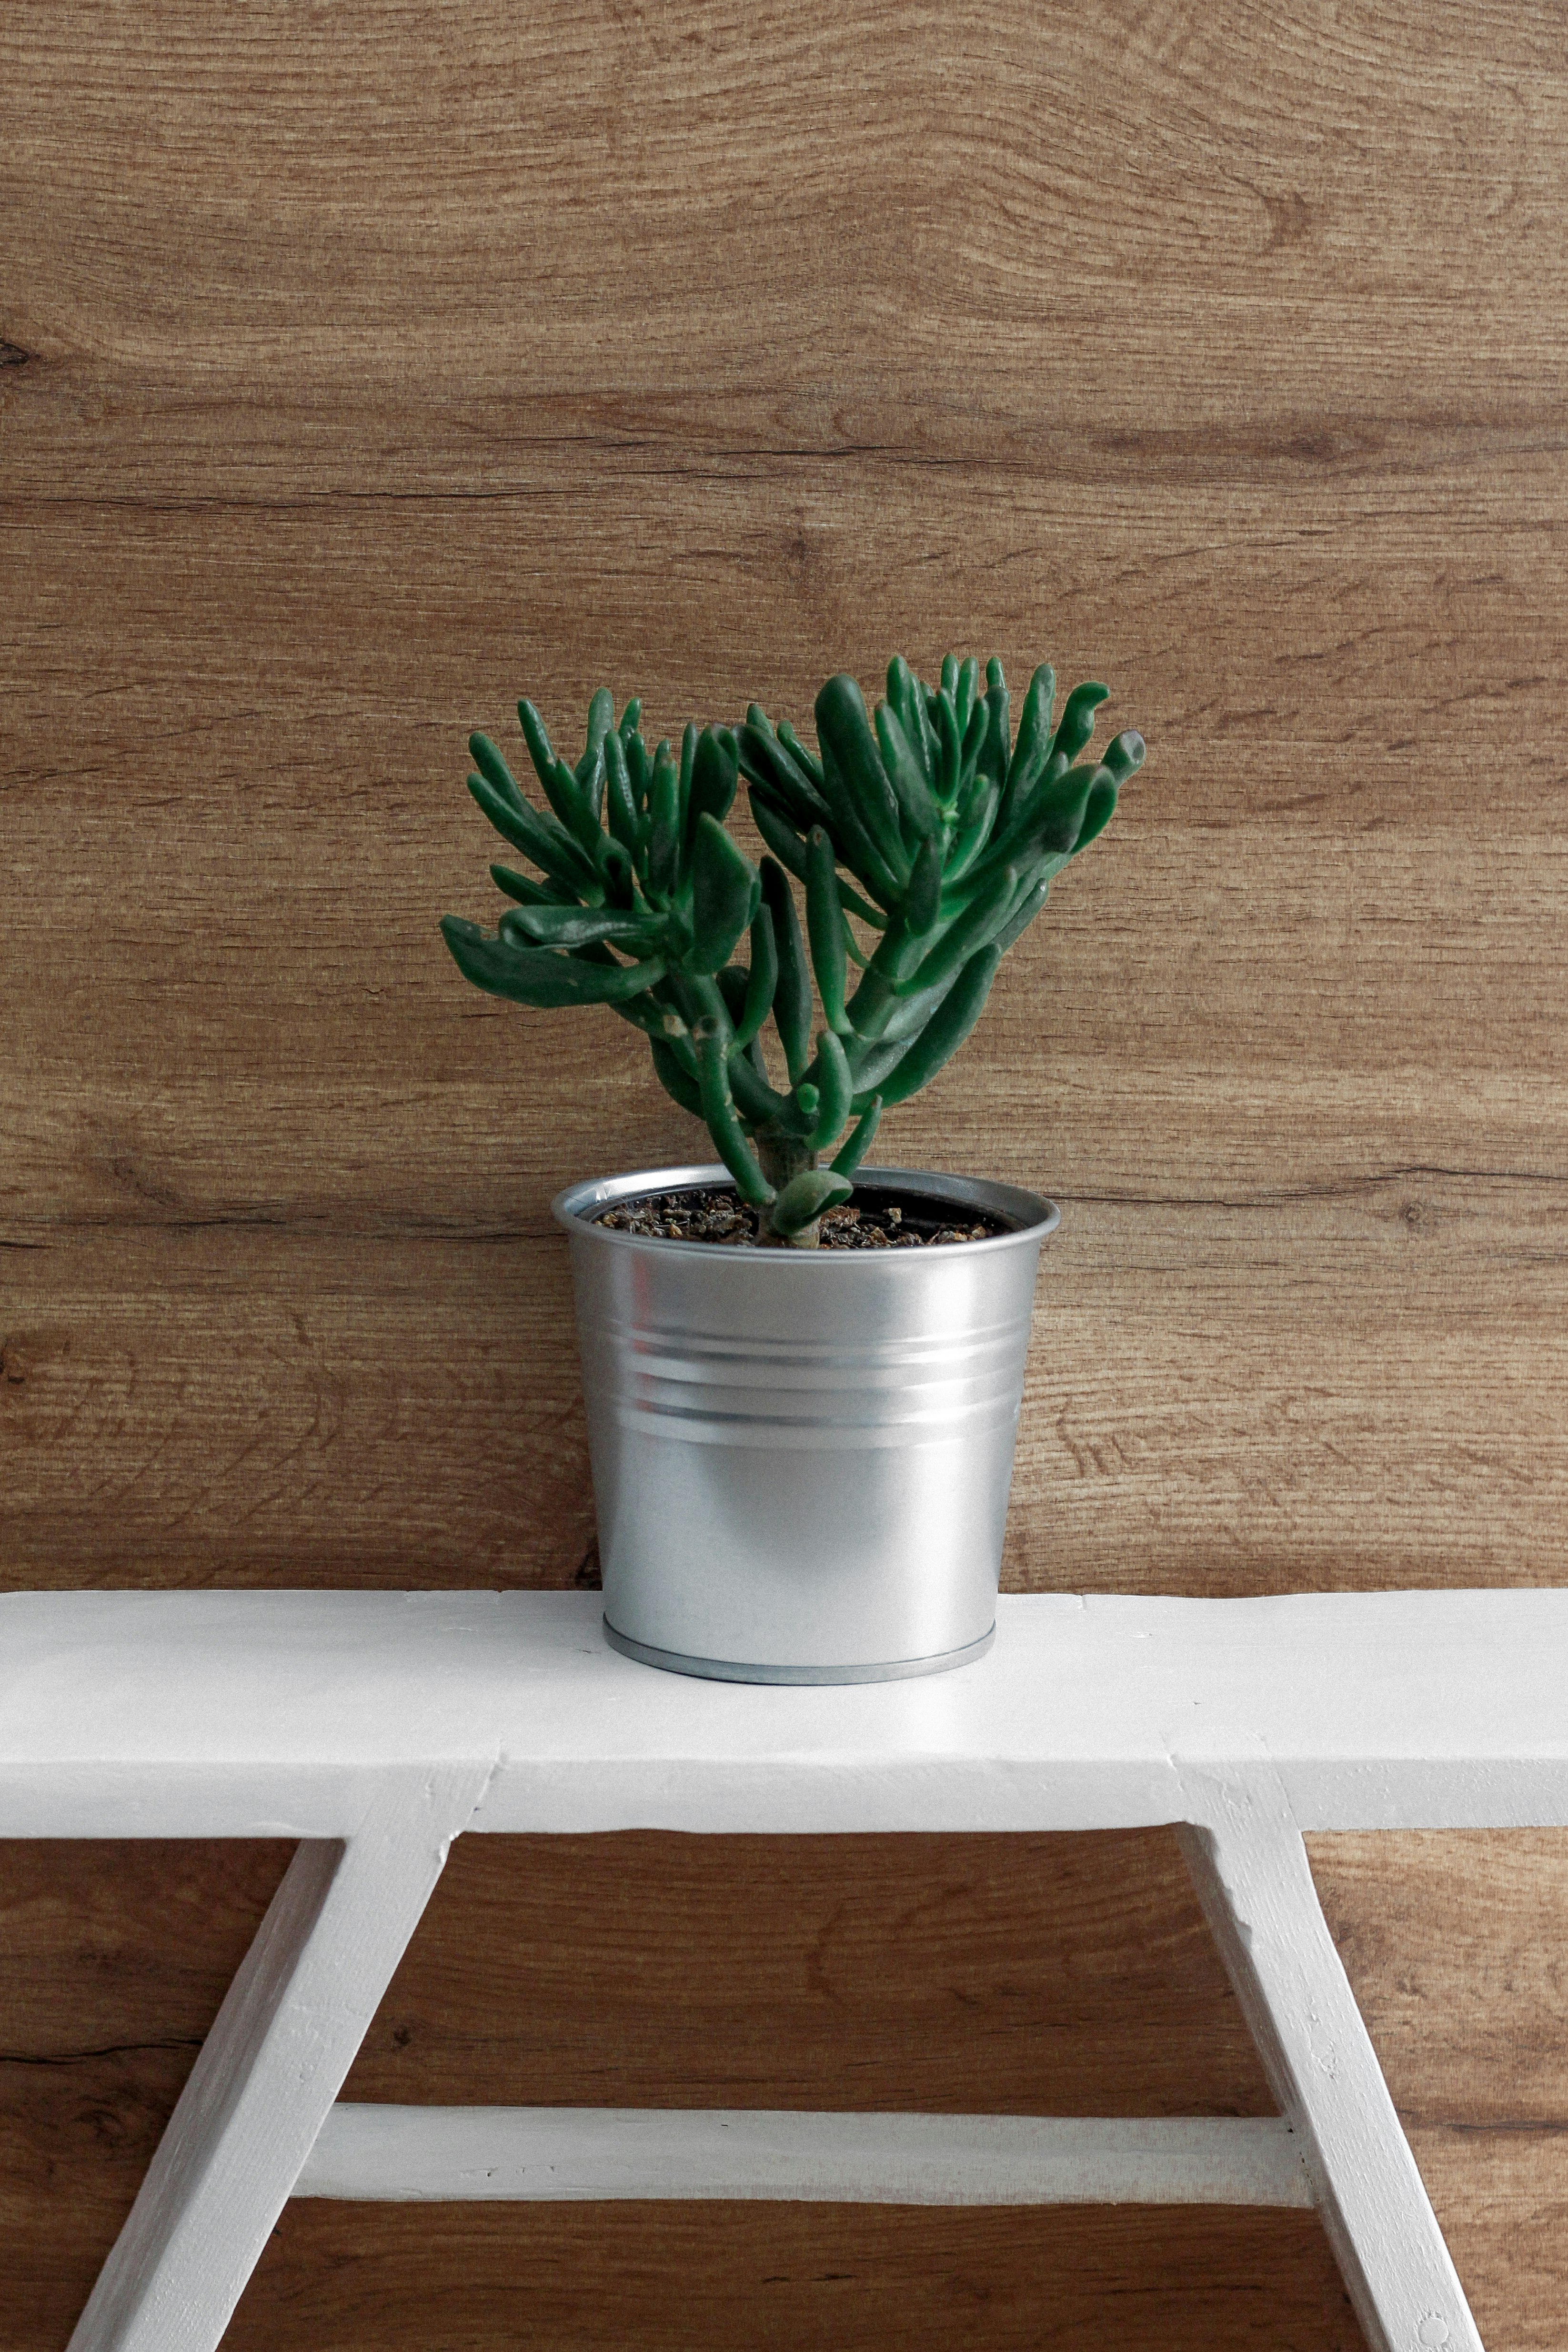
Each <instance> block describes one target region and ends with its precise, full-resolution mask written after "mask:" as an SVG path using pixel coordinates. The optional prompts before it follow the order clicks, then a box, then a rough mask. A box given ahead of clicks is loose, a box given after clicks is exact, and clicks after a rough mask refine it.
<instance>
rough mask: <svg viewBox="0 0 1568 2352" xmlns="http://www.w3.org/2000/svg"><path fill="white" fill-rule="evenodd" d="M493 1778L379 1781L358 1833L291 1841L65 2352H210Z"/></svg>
mask: <svg viewBox="0 0 1568 2352" xmlns="http://www.w3.org/2000/svg"><path fill="white" fill-rule="evenodd" d="M490 1770H491V1768H490V1767H489V1765H488V1764H462V1765H453V1766H444V1767H440V1768H434V1769H429V1770H420V1771H419V1772H418V1773H416V1774H410V1773H409V1772H408V1771H407V1770H403V1771H400V1772H397V1773H395V1774H387V1775H385V1776H384V1777H383V1778H382V1779H381V1780H378V1782H377V1784H376V1788H375V1793H374V1798H373V1799H372V1801H371V1803H370V1806H369V1809H368V1811H367V1813H366V1817H365V1819H364V1821H363V1824H362V1826H361V1827H360V1829H359V1830H358V1831H357V1832H355V1834H354V1835H353V1837H351V1838H349V1839H347V1840H346V1841H342V1842H340V1841H339V1840H336V1839H320V1838H316V1839H306V1840H304V1841H302V1843H300V1846H299V1848H298V1850H297V1851H296V1853H295V1855H294V1859H293V1861H292V1862H291V1863H290V1864H289V1868H288V1870H287V1871H286V1872H285V1874H284V1876H283V1880H282V1884H281V1885H279V1889H278V1892H277V1894H276V1895H274V1896H273V1898H272V1902H271V1905H270V1906H269V1908H268V1913H267V1916H266V1917H265V1918H264V1919H263V1921H262V1923H261V1925H260V1927H258V1930H257V1932H256V1937H255V1939H254V1941H253V1942H252V1944H251V1947H250V1949H249V1951H248V1952H247V1954H246V1957H245V1958H244V1960H243V1962H242V1963H241V1965H240V1968H239V1970H238V1972H237V1975H236V1977H235V1979H234V1982H233V1984H232V1985H231V1986H230V1987H229V1990H228V1992H227V1995H226V1998H225V2000H224V2004H223V2007H222V2008H221V2009H220V2010H219V2011H218V2013H217V2016H216V2019H215V2021H214V2023H213V2028H212V2031H211V2032H210V2033H209V2034H208V2035H207V2038H206V2040H205V2042H204V2043H203V2044H202V2048H201V2053H200V2054H199V2056H198V2057H197V2059H196V2063H195V2066H194V2067H193V2068H192V2069H191V2074H190V2078H189V2080H188V2081H187V2082H186V2084H185V2087H184V2091H183V2093H182V2094H181V2096H180V2100H179V2104H178V2105H177V2106H176V2107H175V2109H174V2114H173V2115H172V2116H170V2118H169V2122H168V2126H167V2128H166V2130H165V2131H164V2134H163V2138H162V2140H161V2141H160V2142H159V2145H158V2148H157V2151H156V2153H155V2154H154V2156H153V2161H152V2163H151V2165H150V2166H149V2167H148V2169H147V2177H146V2179H144V2180H143V2182H142V2188H141V2191H140V2193H139V2194H138V2196H137V2199H136V2202H135V2204H134V2205H133V2206H132V2209H131V2212H130V2214H129V2216H128V2217H127V2220H126V2223H125V2227H124V2228H123V2230H121V2233H120V2236H119V2238H118V2239H117V2240H116V2242H115V2244H114V2247H113V2250H112V2251H111V2252H110V2257H109V2260H108V2261H107V2263H105V2264H104V2266H103V2269H102V2272H101V2273H100V2276H99V2280H98V2284H97V2285H96V2286H95V2287H94V2288H93V2291H92V2294H91V2295H90V2296H89V2300H88V2304H87V2307H86V2309H85V2310H84V2311H83V2313H82V2315H81V2317H80V2319H79V2321H78V2322H77V2326H76V2329H75V2332H74V2333H73V2335H72V2336H71V2339H70V2346H69V2352H216V2347H217V2345H218V2342H219V2340H220V2339H221V2337H222V2336H223V2333H224V2330H225V2328H226V2326H228V2322H229V2319H230V2317H231V2316H232V2315H233V2312H234V2308H235V2305H237V2303H238V2301H239V2298H240V2296H241V2294H243V2293H244V2290H245V2285H246V2282H247V2279H248V2278H249V2276H250V2273H251V2272H252V2271H253V2270H254V2269H255V2267H256V2263H257V2261H258V2258H259V2256H260V2253H261V2250H262V2248H263V2247H264V2246H265V2244H266V2242H267V2240H268V2235H269V2234H270V2232H271V2230H272V2228H273V2225H274V2223H275V2222H276V2221H277V2219H278V2216H279V2213H280V2212H281V2211H282V2210H283V2206H284V2203H285V2201H286V2200H287V2199H288V2197H289V2192H290V2190H291V2189H293V2186H294V2183H295V2181H296V2179H298V2178H299V2175H300V2169H301V2168H302V2166H303V2165H304V2162H305V2159H306V2158H307V2157H308V2156H309V2155H310V2149H311V2147H312V2146H313V2144H314V2142H315V2138H316V2135H317V2133H318V2132H319V2131H320V2130H321V2126H322V2124H323V2123H324V2121H325V2120H326V2117H327V2115H328V2113H329V2111H330V2109H331V2105H332V2102H333V2101H334V2100H335V2098H336V2097H337V2095H338V2092H339V2090H340V2089H341V2088H342V2082H343V2078H344V2076H345V2075H346V2074H347V2073H348V2071H349V2068H350V2066H351V2065H352V2064H353V2058H354V2053H355V2052H356V2051H357V2050H358V2048H359V2046H360V2043H361V2042H362V2041H363V2038H364V2033H365V2030H366V2028H367V2027H368V2025H369V2024H370V2021H371V2020H372V2018H373V2017H374V2014H375V2011H376V2008H377V2005H378V2003H379V2002H380V2000H381V1997H382V1995H383V1993H384V1991H385V1990H386V1987H387V1984H388V1982H389V1980H390V1979H391V1977H392V1972H393V1970H394V1969H395V1968H396V1966H397V1963H398V1961H399V1959H400V1958H402V1956H403V1952H404V1949H405V1946H406V1945H407V1942H408V1939H409V1937H410V1936H411V1935H412V1934H413V1932H414V1930H415V1928H416V1926H417V1925H418V1923H419V1917H420V1914H421V1913H422V1912H423V1910H424V1908H425V1906H426V1902H427V1901H428V1899H429V1895H430V1891H431V1889H432V1888H433V1887H434V1885H435V1884H436V1881H437V1878H439V1876H440V1874H441V1871H442V1867H443V1865H444V1864H445V1862H446V1859H447V1848H448V1846H449V1845H450V1843H451V1841H452V1839H453V1838H454V1837H455V1836H456V1835H457V1834H458V1832H459V1831H460V1830H462V1829H464V1828H466V1827H467V1825H468V1822H469V1821H470V1820H471V1819H472V1818H473V1813H474V1810H475V1807H476V1806H477V1805H478V1803H479V1800H480V1798H481V1797H482V1795H483V1793H484V1790H485V1788H486V1785H487V1783H488V1781H489V1777H490Z"/></svg>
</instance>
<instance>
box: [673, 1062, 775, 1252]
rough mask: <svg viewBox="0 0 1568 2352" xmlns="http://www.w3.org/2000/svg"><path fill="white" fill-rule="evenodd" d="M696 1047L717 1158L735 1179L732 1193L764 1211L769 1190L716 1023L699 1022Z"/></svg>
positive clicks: (707, 1120)
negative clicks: (739, 1114) (739, 1113)
mask: <svg viewBox="0 0 1568 2352" xmlns="http://www.w3.org/2000/svg"><path fill="white" fill-rule="evenodd" d="M692 1035H693V1038H694V1040H695V1042H696V1045H697V1083H698V1087H699V1089H700V1095H701V1101H702V1117H703V1120H704V1122H705V1123H706V1126H707V1129H708V1132H709V1134H710V1136H711V1137H712V1138H713V1140H714V1143H715V1144H716V1145H717V1146H718V1150H719V1157H720V1158H721V1160H722V1161H723V1162H724V1165H725V1167H726V1168H727V1169H728V1170H729V1171H730V1173H731V1176H732V1177H733V1178H734V1180H735V1190H736V1191H737V1192H739V1193H740V1195H741V1198H742V1201H746V1202H750V1204H751V1206H752V1208H753V1209H765V1208H766V1207H767V1206H768V1203H769V1202H771V1201H772V1199H773V1186H772V1185H771V1184H770V1183H769V1182H768V1180H767V1178H766V1177H765V1176H764V1175H763V1171H762V1170H761V1169H760V1168H759V1167H758V1165H757V1162H756V1160H755V1158H754V1157H753V1155H752V1151H751V1150H750V1149H749V1147H748V1145H747V1142H746V1139H745V1136H744V1135H743V1134H742V1130H741V1122H740V1120H739V1119H738V1118H736V1116H735V1105H734V1102H733V1099H732V1098H731V1093H730V1072H729V1063H728V1056H727V1054H726V1051H725V1039H724V1037H723V1035H722V1034H721V1029H720V1026H719V1024H718V1023H717V1022H712V1021H702V1022H699V1024H697V1027H696V1028H695V1029H694V1030H693V1032H692Z"/></svg>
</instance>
